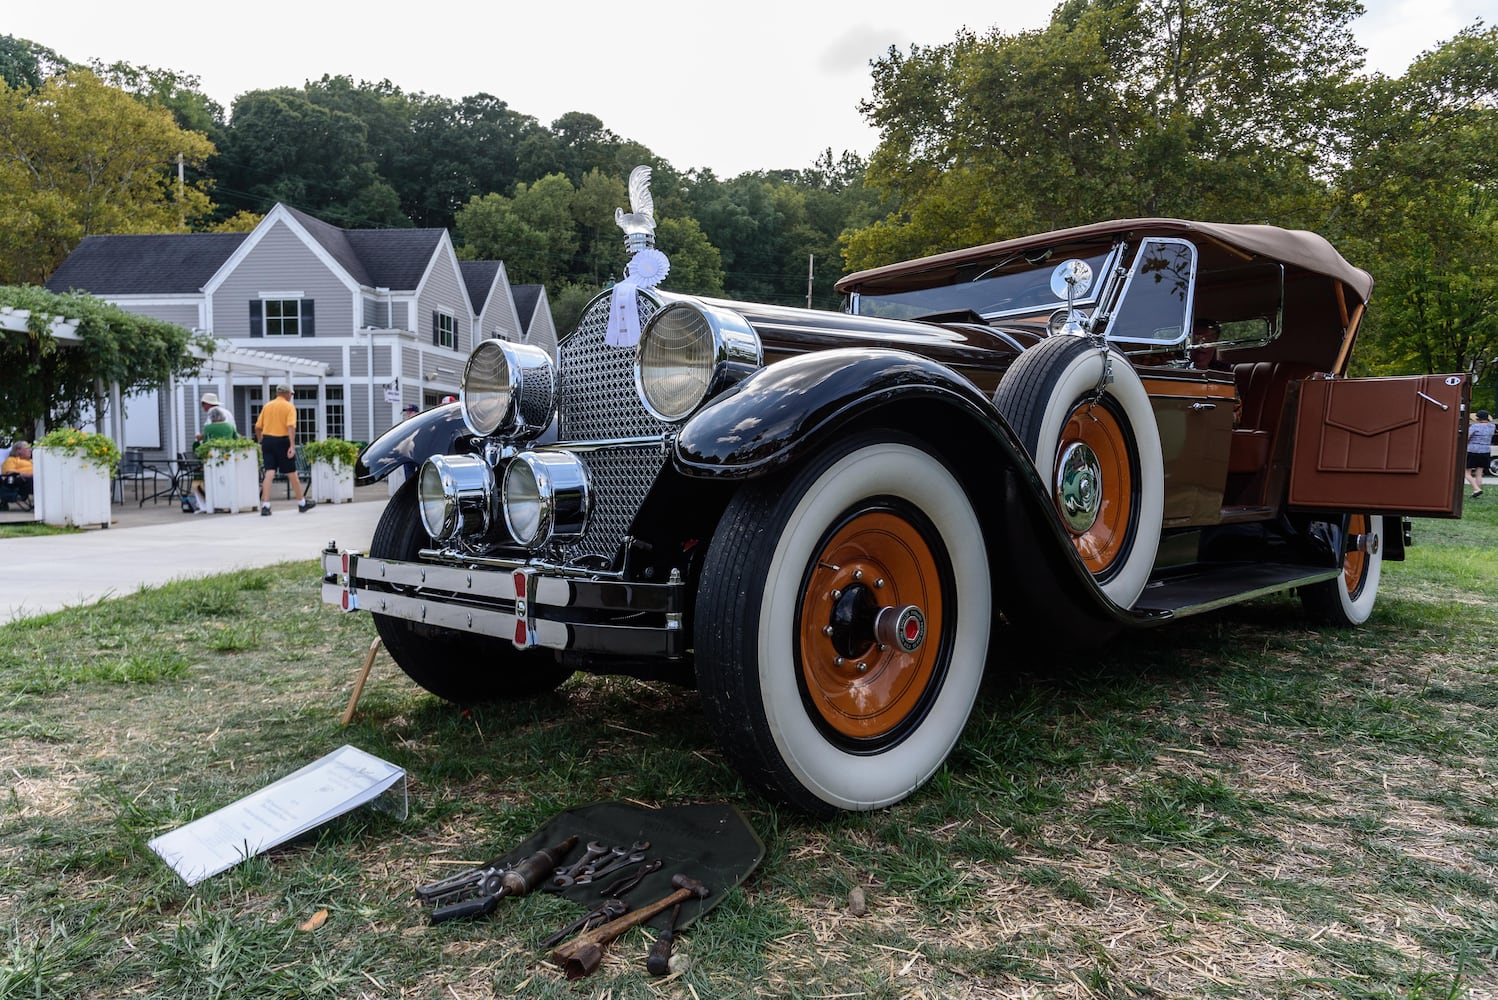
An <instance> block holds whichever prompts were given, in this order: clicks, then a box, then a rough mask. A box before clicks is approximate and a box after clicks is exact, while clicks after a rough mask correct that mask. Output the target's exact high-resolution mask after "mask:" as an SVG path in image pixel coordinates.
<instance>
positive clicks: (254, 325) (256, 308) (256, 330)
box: [250, 299, 265, 337]
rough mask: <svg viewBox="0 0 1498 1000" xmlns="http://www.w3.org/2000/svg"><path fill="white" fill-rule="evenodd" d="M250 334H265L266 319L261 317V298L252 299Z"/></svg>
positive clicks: (257, 335)
mask: <svg viewBox="0 0 1498 1000" xmlns="http://www.w3.org/2000/svg"><path fill="white" fill-rule="evenodd" d="M250 336H251V337H263V336H265V321H264V320H263V319H262V318H261V314H260V300H259V299H251V300H250Z"/></svg>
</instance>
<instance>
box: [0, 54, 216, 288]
mask: <svg viewBox="0 0 1498 1000" xmlns="http://www.w3.org/2000/svg"><path fill="white" fill-rule="evenodd" d="M212 152H213V145H212V143H210V142H209V141H208V139H207V138H206V137H204V136H203V135H202V134H201V133H197V132H190V131H185V130H183V129H181V128H179V127H178V126H177V123H176V121H175V120H174V119H173V117H172V115H171V113H170V112H168V111H166V110H165V109H162V108H152V107H149V106H147V105H145V104H143V103H142V102H140V101H137V100H135V99H134V98H133V97H131V96H130V95H128V94H126V93H124V92H123V91H121V90H119V89H117V88H114V87H110V86H108V85H107V84H105V83H103V82H102V81H100V80H99V78H98V77H97V76H95V75H94V74H93V73H91V72H89V71H88V70H82V69H74V70H69V71H68V72H66V73H64V74H61V75H56V76H52V77H50V78H48V79H47V80H45V81H44V82H43V83H42V85H41V86H40V87H39V88H37V89H36V90H34V91H27V90H17V89H14V88H12V87H10V86H9V85H8V84H0V282H4V283H8V284H18V283H23V282H32V283H41V282H42V281H44V280H45V279H46V278H47V276H48V275H50V274H51V273H52V271H53V270H54V269H56V267H57V265H58V264H60V263H61V262H62V260H63V258H64V257H66V256H67V255H68V253H69V252H71V251H72V249H73V247H75V246H76V245H77V244H78V241H79V240H81V239H82V238H83V237H85V236H89V235H91V234H94V233H154V232H174V231H179V230H183V229H186V228H187V224H188V223H189V222H191V221H193V220H196V219H198V218H200V217H203V216H205V215H206V214H207V212H208V210H209V208H210V203H209V201H208V195H207V193H206V192H205V191H204V190H203V188H202V186H201V185H200V184H198V183H189V184H185V185H183V186H181V187H180V188H179V186H178V184H177V177H176V169H175V168H176V163H177V158H178V156H179V155H180V156H181V157H182V158H183V160H184V162H185V163H187V164H191V165H193V166H194V167H197V166H201V165H202V163H203V162H205V161H206V160H207V158H208V156H209V155H210V154H211V153H212Z"/></svg>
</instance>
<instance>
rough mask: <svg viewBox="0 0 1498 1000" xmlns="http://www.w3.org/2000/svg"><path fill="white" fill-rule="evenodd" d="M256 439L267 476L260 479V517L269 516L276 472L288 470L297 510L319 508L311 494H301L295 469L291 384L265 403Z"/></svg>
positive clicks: (294, 431) (282, 387) (256, 430)
mask: <svg viewBox="0 0 1498 1000" xmlns="http://www.w3.org/2000/svg"><path fill="white" fill-rule="evenodd" d="M255 440H256V441H259V442H260V457H261V459H262V461H263V462H264V464H265V475H264V476H263V477H262V478H261V480H260V516H261V517H270V488H271V484H272V483H273V482H275V479H276V473H277V472H284V473H286V478H287V479H288V480H290V482H291V492H292V493H294V494H295V495H296V501H297V503H296V509H297V510H298V511H300V512H301V513H303V514H305V513H306V512H307V511H309V510H311V509H312V508H313V507H316V506H317V504H316V502H315V501H313V500H312V498H311V497H308V496H304V495H303V494H302V477H301V476H299V475H297V471H296V407H295V406H293V405H292V402H291V386H289V385H287V384H286V383H285V382H282V383H281V384H280V385H278V386H276V398H275V399H273V400H271V401H270V402H269V403H266V404H265V409H263V410H261V411H260V417H259V419H257V420H256V421H255Z"/></svg>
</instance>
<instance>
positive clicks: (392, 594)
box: [322, 548, 687, 657]
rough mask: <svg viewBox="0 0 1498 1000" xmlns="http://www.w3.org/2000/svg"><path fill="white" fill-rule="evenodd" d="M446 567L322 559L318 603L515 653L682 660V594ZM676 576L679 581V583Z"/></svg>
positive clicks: (327, 553) (491, 568) (351, 557)
mask: <svg viewBox="0 0 1498 1000" xmlns="http://www.w3.org/2000/svg"><path fill="white" fill-rule="evenodd" d="M487 562H488V563H489V564H487V565H485V566H483V567H477V566H444V565H440V564H435V563H414V562H398V561H395V560H391V559H376V558H374V557H373V556H368V555H364V554H362V553H359V552H349V551H338V550H335V549H331V548H330V549H327V550H324V551H323V553H322V570H323V579H322V599H323V601H324V602H325V603H328V604H333V605H336V606H338V607H340V608H342V609H343V610H344V611H368V612H371V613H373V614H380V615H388V616H390V617H392V618H401V619H404V620H406V621H411V622H417V623H419V624H423V625H432V626H436V627H438V628H445V629H451V630H453V631H455V632H471V633H475V634H478V635H487V636H494V637H495V638H502V639H507V640H509V641H510V642H512V643H514V644H515V647H516V648H517V649H534V648H545V649H561V650H577V651H582V652H590V653H608V654H619V655H627V656H661V657H677V656H681V655H683V654H684V653H685V652H686V645H687V642H686V636H685V633H684V630H683V628H682V607H683V605H684V603H685V587H684V584H683V583H682V582H681V581H680V580H679V579H675V578H673V579H672V580H671V581H670V582H668V583H626V582H623V581H619V580H606V579H593V578H580V577H570V576H563V575H560V574H556V573H550V572H547V571H543V570H540V569H537V568H536V567H533V566H530V565H528V564H526V563H511V564H498V561H496V560H488V561H487ZM673 576H674V575H673Z"/></svg>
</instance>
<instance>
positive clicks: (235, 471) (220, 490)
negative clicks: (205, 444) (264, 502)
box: [203, 451, 260, 513]
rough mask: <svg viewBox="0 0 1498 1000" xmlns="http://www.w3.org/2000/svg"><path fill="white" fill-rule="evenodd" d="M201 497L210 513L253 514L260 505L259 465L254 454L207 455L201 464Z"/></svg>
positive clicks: (243, 452) (239, 452)
mask: <svg viewBox="0 0 1498 1000" xmlns="http://www.w3.org/2000/svg"><path fill="white" fill-rule="evenodd" d="M203 496H204V499H205V500H206V501H207V504H208V509H209V510H211V511H220V510H226V511H229V512H231V513H232V512H235V511H241V510H254V509H255V508H256V507H258V506H259V505H260V461H259V459H258V458H257V457H256V455H255V453H254V452H253V451H236V452H231V453H230V454H229V456H228V457H227V458H226V457H223V456H219V457H214V456H212V455H210V456H209V457H208V458H207V459H205V460H204V461H203Z"/></svg>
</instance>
